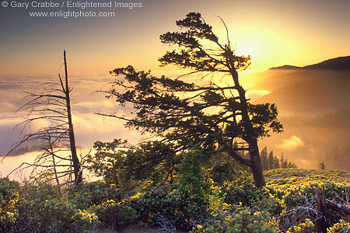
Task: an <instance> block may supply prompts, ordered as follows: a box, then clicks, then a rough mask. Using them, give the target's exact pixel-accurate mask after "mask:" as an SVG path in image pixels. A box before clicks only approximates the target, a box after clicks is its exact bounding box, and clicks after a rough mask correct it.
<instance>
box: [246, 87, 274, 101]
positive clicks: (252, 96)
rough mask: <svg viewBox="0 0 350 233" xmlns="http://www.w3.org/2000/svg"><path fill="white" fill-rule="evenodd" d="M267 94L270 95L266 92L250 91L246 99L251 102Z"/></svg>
mask: <svg viewBox="0 0 350 233" xmlns="http://www.w3.org/2000/svg"><path fill="white" fill-rule="evenodd" d="M267 94H270V92H269V91H268V90H257V89H251V90H248V91H247V97H248V98H249V99H251V100H256V99H259V98H261V97H263V96H264V95H267Z"/></svg>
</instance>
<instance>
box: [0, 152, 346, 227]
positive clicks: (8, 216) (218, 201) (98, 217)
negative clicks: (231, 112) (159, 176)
mask: <svg viewBox="0 0 350 233" xmlns="http://www.w3.org/2000/svg"><path fill="white" fill-rule="evenodd" d="M196 156H198V153H197V154H196V152H193V153H190V154H189V155H188V159H187V161H186V162H185V163H183V164H182V165H181V166H182V168H184V167H186V170H181V166H180V167H178V169H179V173H178V175H177V177H176V178H174V182H173V183H164V182H159V183H157V184H153V185H152V182H151V181H150V180H147V179H145V180H143V181H139V182H136V181H135V183H134V187H127V188H124V189H121V188H116V185H115V184H113V183H111V182H108V180H105V181H99V182H92V183H82V184H79V185H78V186H76V187H73V188H68V189H64V190H63V189H61V190H60V189H59V188H58V187H57V186H53V185H50V184H47V183H27V184H23V185H20V184H19V183H17V182H15V181H10V180H8V179H6V178H4V179H1V180H0V216H1V218H0V231H1V232H84V231H87V230H97V229H101V228H112V229H122V228H124V227H126V226H128V225H136V224H137V225H141V226H145V227H156V228H159V229H162V230H163V231H165V232H172V231H173V230H175V229H181V230H183V231H186V232H196V233H197V232H316V228H315V223H316V221H317V215H316V212H317V211H316V209H315V206H316V202H315V189H316V188H321V187H324V188H325V191H326V198H327V199H330V200H333V201H336V202H337V203H342V204H345V205H346V204H347V205H348V204H349V203H348V202H347V200H348V198H349V191H350V190H349V189H350V188H349V187H350V173H348V172H341V171H329V170H305V169H296V168H289V169H288V168H287V169H282V168H281V169H273V170H269V171H266V172H265V177H266V181H267V187H266V188H262V189H261V188H260V189H259V188H256V187H255V186H253V185H252V184H251V183H252V182H251V177H250V176H249V175H247V173H246V172H245V171H244V169H242V170H240V171H239V172H237V171H236V172H235V174H234V176H233V177H234V179H228V176H225V175H223V174H227V172H225V173H220V172H213V168H208V169H199V170H197V169H196V167H197V168H198V166H197V164H196V161H198V160H193V158H195V157H196ZM191 158H192V159H191ZM180 170H181V171H180ZM214 170H215V169H214ZM216 170H217V171H219V170H220V169H218V168H216ZM190 173H197V175H196V176H191V175H190ZM220 174H221V176H220ZM136 183H137V184H136ZM140 185H143V187H141V186H140ZM331 216H332V217H331V218H329V227H328V232H349V230H350V225H349V222H348V221H347V220H345V219H344V218H342V216H341V215H339V214H337V213H332V214H331Z"/></svg>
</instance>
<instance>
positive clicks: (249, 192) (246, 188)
mask: <svg viewBox="0 0 350 233" xmlns="http://www.w3.org/2000/svg"><path fill="white" fill-rule="evenodd" d="M224 192H226V193H227V195H226V200H225V202H226V203H227V204H235V205H243V206H246V207H249V208H251V209H254V210H259V211H266V212H268V213H271V214H272V216H278V215H280V213H281V212H282V210H283V202H282V201H281V200H280V199H279V198H278V197H277V193H276V191H275V190H274V189H272V188H269V189H267V188H257V187H255V186H254V185H252V184H251V183H243V184H242V185H240V186H234V185H232V186H228V187H227V188H226V190H225V191H224Z"/></svg>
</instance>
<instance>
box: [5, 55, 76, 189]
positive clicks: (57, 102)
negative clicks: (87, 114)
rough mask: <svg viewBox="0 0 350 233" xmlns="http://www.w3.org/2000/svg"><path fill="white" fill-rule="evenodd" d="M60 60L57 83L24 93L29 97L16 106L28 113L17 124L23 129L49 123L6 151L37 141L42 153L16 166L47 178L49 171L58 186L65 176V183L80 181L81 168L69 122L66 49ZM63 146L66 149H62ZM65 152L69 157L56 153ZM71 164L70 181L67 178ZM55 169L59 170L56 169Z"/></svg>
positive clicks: (71, 123) (25, 136)
mask: <svg viewBox="0 0 350 233" xmlns="http://www.w3.org/2000/svg"><path fill="white" fill-rule="evenodd" d="M63 60H64V72H65V76H64V78H62V77H61V76H60V75H58V78H59V83H56V82H53V83H49V84H48V85H47V88H46V90H45V91H44V92H42V93H39V94H38V93H30V92H29V93H27V94H28V97H29V98H30V100H29V101H28V102H26V103H25V104H24V105H23V106H22V107H20V108H19V109H18V111H27V112H28V117H27V119H26V120H25V121H24V122H22V123H21V125H24V128H25V127H27V126H28V125H30V124H31V123H32V122H35V121H47V122H49V126H47V127H44V128H41V129H40V130H38V131H37V132H34V133H29V134H26V135H24V137H23V138H22V140H20V141H19V142H18V143H16V144H15V145H14V146H13V148H12V149H11V150H10V152H8V153H7V154H10V153H11V152H13V151H14V150H16V149H17V148H19V147H20V146H22V145H25V143H27V142H36V143H39V144H40V151H42V154H40V155H38V156H37V157H36V159H35V161H34V163H33V164H30V163H26V162H24V163H22V164H21V166H20V167H18V169H20V168H21V169H23V168H26V167H33V168H34V172H35V171H36V170H38V169H41V170H40V171H39V172H37V173H38V174H39V177H42V178H45V179H47V178H48V175H51V174H53V175H54V179H55V180H56V183H57V184H58V185H59V184H60V182H59V179H60V178H63V177H65V178H67V176H68V178H67V183H74V184H79V183H81V182H82V171H81V166H80V161H79V158H78V155H77V150H76V144H75V135H74V128H73V121H72V112H71V101H70V92H71V89H70V88H69V80H68V65H67V59H66V51H64V54H63ZM67 147H68V148H69V150H67V149H65V148H67ZM65 151H69V152H70V156H69V158H67V157H64V156H62V155H60V154H61V152H65ZM72 167H73V173H74V180H72V179H71V170H72ZM58 168H61V169H60V170H58ZM18 169H15V170H18ZM62 169H63V170H62Z"/></svg>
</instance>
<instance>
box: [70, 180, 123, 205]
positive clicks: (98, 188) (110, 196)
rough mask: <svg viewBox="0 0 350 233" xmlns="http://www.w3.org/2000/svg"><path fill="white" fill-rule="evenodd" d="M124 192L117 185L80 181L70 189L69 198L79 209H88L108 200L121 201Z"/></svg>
mask: <svg viewBox="0 0 350 233" xmlns="http://www.w3.org/2000/svg"><path fill="white" fill-rule="evenodd" d="M122 195H123V193H122V192H121V191H119V189H116V187H115V185H108V184H106V183H104V182H92V183H80V184H79V185H78V186H76V187H73V188H72V189H70V190H69V193H68V199H69V200H70V202H72V203H74V204H75V205H76V207H77V208H78V209H82V210H83V209H88V208H89V207H91V206H93V205H100V204H102V203H103V202H105V201H107V200H114V201H116V202H119V201H120V200H121V199H122Z"/></svg>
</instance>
